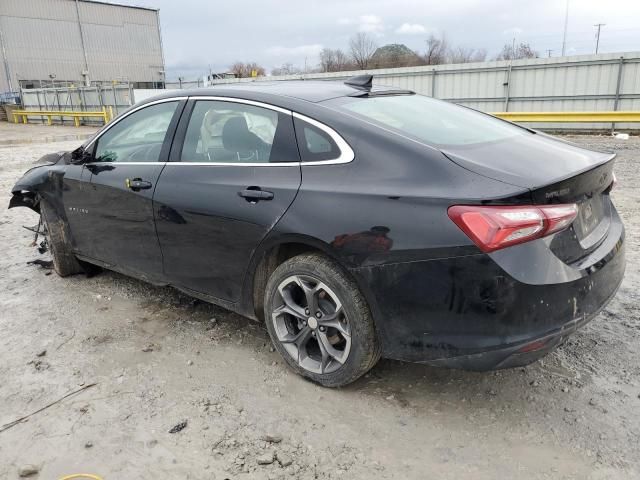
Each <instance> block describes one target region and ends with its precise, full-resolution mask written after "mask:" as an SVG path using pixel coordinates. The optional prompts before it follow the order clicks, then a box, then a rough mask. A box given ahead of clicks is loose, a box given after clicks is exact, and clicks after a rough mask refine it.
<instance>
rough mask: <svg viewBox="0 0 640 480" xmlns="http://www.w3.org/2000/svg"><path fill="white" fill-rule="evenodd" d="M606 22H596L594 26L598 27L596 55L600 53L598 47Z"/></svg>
mask: <svg viewBox="0 0 640 480" xmlns="http://www.w3.org/2000/svg"><path fill="white" fill-rule="evenodd" d="M605 25H606V23H596V24H595V25H594V27H597V29H598V32H597V33H596V55H597V54H598V47H599V46H600V29H601V28H602V27H604V26H605Z"/></svg>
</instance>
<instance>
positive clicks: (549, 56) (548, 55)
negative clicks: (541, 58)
mask: <svg viewBox="0 0 640 480" xmlns="http://www.w3.org/2000/svg"><path fill="white" fill-rule="evenodd" d="M551 52H553V50H551V49H549V50H547V57H548V58H551Z"/></svg>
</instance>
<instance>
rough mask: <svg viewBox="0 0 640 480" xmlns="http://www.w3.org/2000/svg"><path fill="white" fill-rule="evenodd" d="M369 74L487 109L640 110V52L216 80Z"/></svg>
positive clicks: (383, 81) (380, 80)
mask: <svg viewBox="0 0 640 480" xmlns="http://www.w3.org/2000/svg"><path fill="white" fill-rule="evenodd" d="M364 73H370V74H373V75H374V84H378V85H393V86H397V87H401V88H408V89H411V90H414V91H415V92H417V93H421V94H424V95H429V96H433V97H436V98H440V99H443V100H449V101H452V102H456V103H459V104H461V105H466V106H469V107H472V108H476V109H478V110H482V111H485V112H504V111H510V112H543V111H544V112H556V111H571V112H573V111H613V110H635V111H639V110H640V52H631V53H610V54H600V55H581V56H574V57H556V58H536V59H527V60H515V61H513V62H509V61H497V62H483V63H467V64H457V65H430V66H423V67H406V68H388V69H380V70H367V71H354V72H338V73H319V74H306V75H302V76H301V75H287V76H282V77H260V78H258V79H241V80H238V79H230V80H229V79H224V80H216V81H215V82H214V83H216V84H222V83H233V82H238V81H243V82H245V81H249V82H250V81H256V80H258V81H265V80H266V81H273V80H292V79H300V78H305V79H308V80H311V79H318V80H335V79H345V78H348V77H350V76H353V75H361V74H364ZM531 125H532V126H535V127H538V128H548V129H554V128H557V129H563V128H572V129H577V128H583V129H602V128H604V127H607V126H610V124H608V125H603V124H590V123H583V124H577V123H575V124H566V123H556V124H552V123H544V124H543V123H536V124H531ZM616 127H617V128H620V129H622V128H624V129H633V128H635V129H637V128H640V125H639V124H632V123H629V124H617V125H616Z"/></svg>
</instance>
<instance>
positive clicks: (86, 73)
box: [76, 0, 91, 87]
mask: <svg viewBox="0 0 640 480" xmlns="http://www.w3.org/2000/svg"><path fill="white" fill-rule="evenodd" d="M76 17H77V19H78V29H79V30H80V45H81V46H82V55H83V56H84V71H83V72H82V76H83V77H84V84H85V85H86V86H87V87H89V86H91V78H89V60H88V59H87V48H86V46H85V41H84V29H83V28H82V21H81V20H80V7H79V6H78V0H76Z"/></svg>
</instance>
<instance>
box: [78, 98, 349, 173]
mask: <svg viewBox="0 0 640 480" xmlns="http://www.w3.org/2000/svg"><path fill="white" fill-rule="evenodd" d="M187 99H188V100H210V101H220V102H231V103H241V104H244V105H253V106H255V107H261V108H266V109H268V110H274V111H276V112H280V113H283V114H285V115H291V116H293V117H295V118H297V119H299V120H302V121H303V122H307V123H308V124H310V125H313V126H314V127H316V128H318V129H320V130H322V131H323V132H325V133H326V134H327V135H329V136H330V137H331V138H332V140H333V141H334V142H335V144H336V145H337V147H338V150H340V155H339V156H338V157H337V158H334V159H331V160H317V161H311V162H273V163H269V162H253V163H247V162H237V163H236V162H90V163H86V164H85V165H108V164H112V163H114V164H116V165H149V164H154V165H165V166H166V165H185V166H187V165H191V166H207V165H209V166H222V167H289V166H292V165H296V166H300V165H302V166H314V165H337V164H343V163H350V162H352V161H353V160H354V158H355V154H354V152H353V149H352V148H351V147H350V146H349V144H348V143H347V142H346V140H345V139H344V138H342V136H340V134H339V133H338V132H336V131H335V130H334V129H332V128H331V127H329V126H327V125H325V124H324V123H322V122H319V121H317V120H314V119H313V118H310V117H307V116H306V115H302V114H301V113H298V112H293V111H291V110H287V109H285V108H281V107H277V106H275V105H270V104H268V103H263V102H256V101H254V100H245V99H243V98H235V97H218V96H215V95H197V96H191V97H169V98H163V99H160V100H155V101H153V102H149V103H145V104H144V105H140V106H139V107H136V108H134V109H132V110H130V111H128V112H127V113H126V114H123V115H122V116H121V117H118V118H117V119H116V120H115V121H113V122H112V123H111V124H109V125H108V126H107V128H105V129H104V130H103V131H102V132H100V134H99V135H98V136H96V137H95V138H93V139H91V142H89V143H88V144H87V146H86V147H85V148H90V147H91V145H93V144H94V143H95V142H96V141H97V140H99V139H100V137H102V135H104V134H105V133H106V132H108V131H109V130H110V129H111V128H112V127H113V126H115V125H117V124H118V123H120V122H121V121H122V120H124V119H125V118H127V117H128V116H129V115H131V114H132V113H135V112H137V111H139V110H142V109H143V108H146V107H150V106H152V105H157V104H159V103H166V102H176V101H178V102H179V101H182V100H187Z"/></svg>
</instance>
